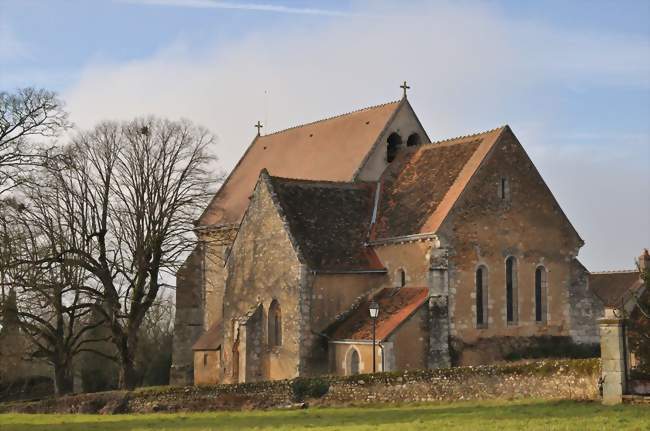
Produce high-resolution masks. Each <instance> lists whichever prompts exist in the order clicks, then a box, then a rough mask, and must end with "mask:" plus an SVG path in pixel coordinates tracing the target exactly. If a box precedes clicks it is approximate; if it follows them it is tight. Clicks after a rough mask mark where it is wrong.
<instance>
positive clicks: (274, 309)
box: [268, 299, 282, 347]
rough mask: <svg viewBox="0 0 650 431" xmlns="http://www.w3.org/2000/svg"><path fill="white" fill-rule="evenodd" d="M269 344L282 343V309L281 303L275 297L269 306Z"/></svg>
mask: <svg viewBox="0 0 650 431" xmlns="http://www.w3.org/2000/svg"><path fill="white" fill-rule="evenodd" d="M268 337H269V346H270V347H274V346H281V345H282V311H281V310H280V303H279V302H278V301H276V300H275V299H274V300H273V301H272V302H271V305H270V306H269V332H268Z"/></svg>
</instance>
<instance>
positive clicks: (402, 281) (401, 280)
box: [398, 269, 406, 287]
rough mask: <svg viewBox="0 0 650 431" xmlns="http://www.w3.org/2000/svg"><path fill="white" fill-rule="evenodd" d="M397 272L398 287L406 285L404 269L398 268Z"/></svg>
mask: <svg viewBox="0 0 650 431" xmlns="http://www.w3.org/2000/svg"><path fill="white" fill-rule="evenodd" d="M398 273H399V287H404V286H406V271H404V270H403V269H400V270H399V271H398Z"/></svg>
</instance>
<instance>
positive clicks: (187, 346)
mask: <svg viewBox="0 0 650 431" xmlns="http://www.w3.org/2000/svg"><path fill="white" fill-rule="evenodd" d="M202 279H203V247H202V246H201V245H200V244H199V245H197V247H196V248H195V249H194V250H193V251H192V253H191V254H190V255H189V256H188V258H187V259H186V261H185V263H184V264H183V266H182V267H181V268H180V269H179V271H178V273H177V274H176V314H175V317H174V339H173V347H172V368H171V371H170V379H169V380H170V383H171V384H174V385H188V384H191V383H192V381H193V379H194V355H193V352H192V345H193V344H194V343H195V342H196V340H197V339H198V338H199V337H200V336H201V333H202V332H203V295H202Z"/></svg>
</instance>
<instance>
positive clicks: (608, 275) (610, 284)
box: [589, 271, 643, 308]
mask: <svg viewBox="0 0 650 431" xmlns="http://www.w3.org/2000/svg"><path fill="white" fill-rule="evenodd" d="M642 286H643V281H642V280H641V274H640V273H639V271H611V272H592V273H590V274H589V288H590V289H591V291H592V292H594V294H595V295H596V296H597V297H598V298H600V300H601V301H603V304H605V306H606V307H615V308H619V307H621V306H622V305H623V304H624V302H625V301H626V300H627V299H629V295H631V294H632V293H633V292H635V291H636V290H637V289H640V288H641V287H642Z"/></svg>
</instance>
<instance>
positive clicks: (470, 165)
mask: <svg viewBox="0 0 650 431" xmlns="http://www.w3.org/2000/svg"><path fill="white" fill-rule="evenodd" d="M507 127H508V126H504V127H500V128H497V129H493V130H490V131H487V132H483V133H478V134H474V135H468V136H461V137H458V138H453V139H448V140H445V141H440V142H437V143H433V144H426V145H422V146H418V147H412V148H406V149H404V150H402V151H401V152H400V153H398V155H397V158H396V159H395V161H394V162H393V163H392V164H391V166H389V167H388V169H386V171H385V172H384V174H383V175H382V179H381V181H382V185H381V187H382V192H381V199H380V203H379V208H378V209H379V211H378V219H377V223H376V225H375V226H374V227H373V233H372V239H381V238H394V237H400V236H406V235H413V234H418V233H433V232H435V231H436V230H437V229H438V227H440V225H441V223H442V222H443V220H444V219H445V217H446V216H447V214H448V213H449V211H450V210H451V208H452V207H453V205H454V203H455V202H456V201H457V200H458V198H459V196H460V194H461V192H462V191H463V190H464V189H465V187H466V186H467V184H468V183H469V181H470V179H471V178H472V176H473V175H474V173H475V172H476V171H477V169H478V168H479V166H480V164H481V162H482V161H483V159H484V158H485V156H486V155H487V154H488V153H489V151H490V150H491V149H492V147H493V146H494V144H495V143H496V142H497V140H498V138H499V137H500V136H501V134H502V132H503V131H504V130H505V129H506V128H507Z"/></svg>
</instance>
